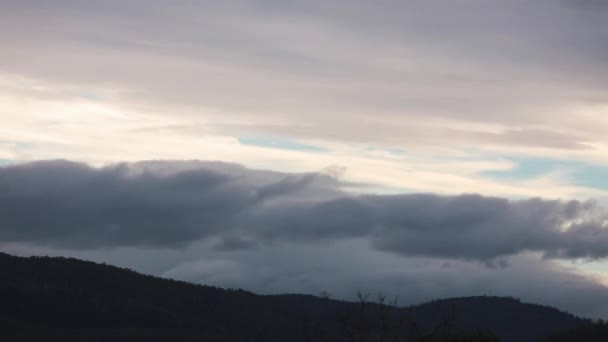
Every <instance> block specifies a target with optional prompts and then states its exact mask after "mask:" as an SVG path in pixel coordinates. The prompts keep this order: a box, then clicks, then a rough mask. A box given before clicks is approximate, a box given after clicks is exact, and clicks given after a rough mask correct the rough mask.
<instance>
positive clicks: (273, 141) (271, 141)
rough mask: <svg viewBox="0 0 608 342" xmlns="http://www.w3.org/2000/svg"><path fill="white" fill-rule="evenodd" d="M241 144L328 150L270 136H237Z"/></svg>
mask: <svg viewBox="0 0 608 342" xmlns="http://www.w3.org/2000/svg"><path fill="white" fill-rule="evenodd" d="M237 139H238V141H239V143H240V144H241V145H249V146H258V147H267V148H276V149H282V150H292V151H305V152H317V153H322V152H328V151H329V150H328V149H327V148H325V147H321V146H315V145H310V144H305V143H301V142H298V141H295V140H291V139H285V138H280V137H268V136H244V137H238V138H237Z"/></svg>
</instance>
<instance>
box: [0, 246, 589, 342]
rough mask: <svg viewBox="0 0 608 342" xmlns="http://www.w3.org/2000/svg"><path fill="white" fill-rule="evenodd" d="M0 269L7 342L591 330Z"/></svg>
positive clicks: (114, 275)
mask: <svg viewBox="0 0 608 342" xmlns="http://www.w3.org/2000/svg"><path fill="white" fill-rule="evenodd" d="M0 270H1V272H0V303H2V305H0V325H1V328H2V331H3V334H4V336H7V337H8V338H2V335H0V340H6V341H9V340H10V341H48V340H62V341H108V340H112V341H201V340H204V341H211V342H213V341H235V342H241V341H327V340H330V338H333V340H336V341H340V340H344V339H345V337H347V336H349V335H352V334H356V335H358V336H362V335H366V336H373V337H375V338H377V337H379V336H380V335H381V332H382V331H384V330H383V329H382V328H381V327H382V325H381V324H382V317H384V316H385V317H388V318H389V319H388V320H389V321H390V322H395V323H396V322H397V321H399V319H401V318H402V317H407V318H406V319H404V320H402V321H400V322H402V323H403V324H400V325H398V326H397V325H396V324H394V325H393V328H392V330H391V332H392V333H395V334H397V333H399V334H402V335H404V334H405V335H406V334H409V333H410V332H412V331H414V330H418V331H422V330H424V331H426V332H429V331H431V330H433V329H434V330H436V331H444V332H457V331H460V330H464V331H472V330H483V331H494V332H496V333H497V334H498V335H499V336H501V337H502V338H503V340H504V341H532V340H534V339H536V338H537V337H540V336H544V335H549V334H552V333H556V332H559V331H561V330H566V329H570V328H575V327H579V326H582V325H584V324H585V323H586V321H585V320H582V319H579V318H576V317H574V316H572V315H570V314H567V313H563V312H560V311H558V310H556V309H553V308H549V307H544V306H538V305H531V304H523V303H520V302H519V301H517V300H514V299H509V298H497V297H471V298H456V299H447V300H439V301H433V302H431V303H427V304H423V305H418V306H414V307H411V308H405V309H396V308H390V307H387V306H382V305H375V304H367V305H365V306H362V305H360V304H359V303H348V302H342V301H335V300H325V299H322V298H318V297H314V296H305V295H281V296H259V295H255V294H252V293H250V292H246V291H242V290H226V289H221V288H216V287H209V286H202V285H194V284H189V283H185V282H180V281H175V280H170V279H162V278H158V277H153V276H147V275H142V274H139V273H136V272H133V271H130V270H127V269H121V268H118V267H113V266H108V265H104V264H97V263H93V262H87V261H81V260H77V259H67V258H49V257H30V258H22V257H15V256H11V255H8V254H3V253H0ZM404 322H405V323H404ZM414 327H418V328H417V329H414ZM439 328H440V329H439ZM387 336H388V335H387ZM359 340H361V339H359Z"/></svg>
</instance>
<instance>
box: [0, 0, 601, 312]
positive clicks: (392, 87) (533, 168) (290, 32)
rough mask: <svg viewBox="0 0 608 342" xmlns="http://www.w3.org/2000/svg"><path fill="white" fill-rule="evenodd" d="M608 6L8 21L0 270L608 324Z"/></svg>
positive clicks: (128, 4)
mask: <svg viewBox="0 0 608 342" xmlns="http://www.w3.org/2000/svg"><path fill="white" fill-rule="evenodd" d="M607 22H608V2H605V1H602V0H588V1H577V0H538V1H532V0H512V1H511V0H510V1H498V0H484V1H482V0H455V1H445V0H444V1H439V0H424V1H422V0H400V1H393V0H376V1H363V0H350V1H342V0H336V1H331V2H327V1H319V0H307V1H299V0H297V1H263V0H251V1H239V0H236V1H224V2H217V1H160V0H158V1H143V0H130V1H114V0H108V1H103V2H89V1H86V2H85V1H76V0H57V1H53V2H49V1H42V0H38V1H36V0H20V1H16V0H0V46H1V47H2V48H1V53H0V123H1V124H0V250H3V251H7V252H11V253H16V254H20V255H32V254H48V255H65V256H75V257H80V258H84V259H89V260H95V261H103V262H108V263H112V264H116V265H119V266H124V267H129V268H133V269H135V270H137V271H141V272H145V273H150V274H155V275H160V276H166V277H172V278H177V279H183V280H188V281H193V282H198V283H202V284H210V285H219V286H224V287H240V288H245V289H248V290H252V291H254V292H257V293H285V292H290V293H293V292H297V293H312V294H318V293H320V292H321V291H327V292H329V293H331V294H332V295H333V296H334V297H336V298H343V299H349V298H353V296H354V295H355V293H356V292H357V291H361V290H369V291H383V292H385V293H387V294H389V295H397V296H399V297H400V298H401V304H403V305H406V304H412V303H419V302H423V301H425V300H430V299H435V298H440V297H449V296H463V295H478V294H489V295H510V296H515V297H519V298H521V299H522V300H526V301H530V302H535V303H542V304H547V305H553V306H556V307H558V308H560V309H563V310H569V311H571V312H574V313H576V314H580V315H585V316H590V317H604V318H608V302H602V301H598V300H597V298H600V297H602V296H603V297H604V298H608V287H607V286H608V263H607V262H606V257H607V256H608V219H607V216H606V214H607V211H606V209H607V208H608V178H607V177H606V175H608V134H606V133H607V132H608V91H607V90H608V69H607V68H606V67H605V66H606V63H607V62H608V43H607V42H608V24H606V23H607Z"/></svg>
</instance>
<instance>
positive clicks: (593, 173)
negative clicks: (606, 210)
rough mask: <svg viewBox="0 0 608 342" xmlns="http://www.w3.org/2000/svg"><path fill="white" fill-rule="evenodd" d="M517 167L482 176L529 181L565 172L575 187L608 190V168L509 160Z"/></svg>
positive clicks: (531, 160) (568, 162) (569, 161)
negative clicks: (553, 173)
mask: <svg viewBox="0 0 608 342" xmlns="http://www.w3.org/2000/svg"><path fill="white" fill-rule="evenodd" d="M509 160H510V161H511V162H513V163H514V164H515V167H514V168H512V169H508V170H492V171H485V172H482V173H481V175H482V176H486V177H490V178H492V179H496V180H508V181H520V180H528V179H533V178H537V177H541V176H543V175H546V174H549V173H552V172H563V173H565V174H566V176H567V178H568V180H569V182H570V183H571V184H573V185H579V186H586V187H591V188H596V189H608V166H603V165H596V164H590V163H585V162H580V161H573V160H560V159H547V158H509Z"/></svg>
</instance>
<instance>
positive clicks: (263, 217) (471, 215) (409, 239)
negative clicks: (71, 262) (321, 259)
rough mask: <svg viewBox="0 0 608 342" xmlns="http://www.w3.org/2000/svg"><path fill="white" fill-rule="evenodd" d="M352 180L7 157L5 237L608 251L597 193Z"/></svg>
mask: <svg viewBox="0 0 608 342" xmlns="http://www.w3.org/2000/svg"><path fill="white" fill-rule="evenodd" d="M343 185H344V184H343V183H341V181H340V180H339V179H336V178H332V177H331V176H329V175H327V174H320V173H306V174H287V173H279V172H271V171H263V170H251V169H246V168H244V167H241V166H239V165H235V164H226V163H218V162H197V161H191V162H171V161H152V162H139V163H131V164H129V163H123V164H117V165H111V166H105V167H101V168H92V167H89V166H87V165H86V164H80V163H74V162H68V161H45V162H35V163H30V164H20V165H13V166H6V167H2V168H1V169H0V189H2V192H0V217H1V220H0V241H3V242H25V243H33V244H38V245H47V246H54V247H67V248H75V249H90V248H102V247H119V246H144V247H145V246H148V247H155V248H183V247H184V246H187V245H188V244H191V243H193V242H196V241H219V243H218V244H216V248H217V249H219V250H239V249H248V248H255V247H257V246H260V245H262V246H263V245H266V246H268V245H271V244H276V243H278V244H281V243H295V242H301V243H310V242H321V243H323V242H331V241H338V240H343V239H353V238H359V239H364V240H366V241H368V243H370V244H371V246H373V247H374V248H376V249H378V250H382V251H389V252H392V253H395V254H397V255H402V256H417V257H431V258H451V259H461V260H475V261H480V262H483V263H486V264H488V265H492V264H493V263H495V262H497V263H498V265H499V264H500V263H501V261H500V259H501V258H504V257H508V256H513V255H517V254H520V253H523V252H537V253H541V254H542V255H544V256H545V257H546V258H560V259H578V258H583V259H596V258H604V257H606V256H608V228H607V227H606V216H605V215H604V214H603V213H602V208H600V207H598V206H597V205H596V204H595V203H594V202H592V201H587V202H580V201H558V200H543V199H540V198H535V199H528V200H517V201H513V200H507V199H503V198H496V197H483V196H480V195H460V196H438V195H432V194H404V195H361V194H352V193H349V192H346V191H344V190H341V188H342V187H343Z"/></svg>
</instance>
